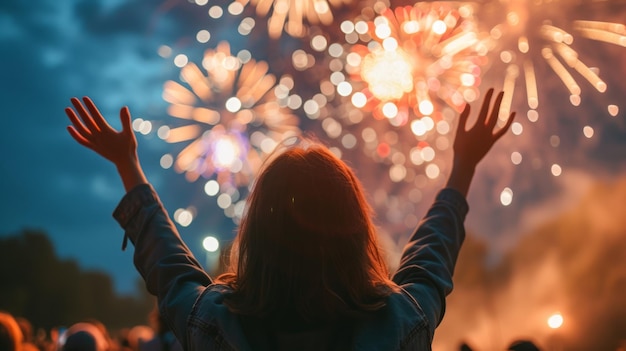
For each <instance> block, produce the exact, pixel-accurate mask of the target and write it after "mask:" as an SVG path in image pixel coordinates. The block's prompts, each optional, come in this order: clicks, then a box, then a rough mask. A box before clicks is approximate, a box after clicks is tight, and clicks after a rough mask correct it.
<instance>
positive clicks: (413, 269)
mask: <svg viewBox="0 0 626 351" xmlns="http://www.w3.org/2000/svg"><path fill="white" fill-rule="evenodd" d="M492 95H493V89H490V90H489V91H488V92H487V94H486V95H485V100H484V102H483V105H482V108H481V110H480V113H479V115H478V119H477V122H476V123H475V124H474V126H472V128H470V129H469V130H466V124H467V120H468V117H469V113H470V107H469V106H466V107H465V110H463V112H462V113H461V115H460V117H459V126H458V128H457V135H456V138H455V141H454V164H453V168H452V172H451V174H450V178H449V179H448V182H447V185H446V188H445V189H443V190H442V191H441V192H439V194H437V198H436V199H435V202H434V203H433V205H432V206H431V208H430V209H429V210H428V213H427V214H426V216H425V217H424V219H423V220H422V221H421V222H420V224H419V226H418V227H417V229H416V231H415V232H414V233H413V235H412V236H411V238H410V239H409V242H408V243H407V245H406V246H405V248H404V251H403V253H402V258H401V262H400V267H399V269H398V271H397V272H396V274H395V275H394V276H393V280H394V282H396V283H397V284H398V285H400V286H401V287H403V288H404V289H405V290H406V291H407V292H408V293H409V294H411V295H412V296H413V297H414V298H415V300H416V301H417V302H418V304H419V305H420V307H421V309H422V311H423V312H424V315H425V316H426V319H427V321H428V326H429V328H430V332H431V337H432V335H433V334H434V331H435V328H436V327H437V325H439V323H440V322H441V320H442V318H443V315H444V312H445V298H446V296H447V295H448V294H449V293H450V292H451V291H452V274H453V272H454V266H455V265H456V260H457V257H458V254H459V250H460V249H461V244H462V243H463V240H464V238H465V229H464V226H463V222H464V220H465V216H466V214H467V211H468V209H469V208H468V205H467V202H466V200H465V197H466V195H467V192H468V190H469V187H470V184H471V182H472V178H473V176H474V170H475V169H476V165H477V164H478V163H479V162H480V160H482V159H483V157H484V156H485V155H486V154H487V152H488V151H489V150H490V149H491V147H492V146H493V144H494V143H495V142H496V141H497V140H498V139H499V138H500V137H502V135H504V133H505V132H506V130H507V129H508V128H509V126H510V125H511V123H512V122H513V118H514V114H511V115H510V116H509V118H508V120H507V122H506V125H505V126H504V127H503V128H502V129H500V130H498V131H495V132H494V129H496V122H497V119H498V113H499V111H500V103H501V101H502V93H500V94H499V95H498V97H497V98H496V101H495V103H494V105H493V108H492V109H491V110H490V109H489V105H490V101H491V97H492Z"/></svg>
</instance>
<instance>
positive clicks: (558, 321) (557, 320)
mask: <svg viewBox="0 0 626 351" xmlns="http://www.w3.org/2000/svg"><path fill="white" fill-rule="evenodd" d="M547 323H548V327H549V328H550V329H559V328H560V327H562V326H563V315H561V314H560V313H558V312H557V313H554V314H552V315H551V316H550V317H548V320H547Z"/></svg>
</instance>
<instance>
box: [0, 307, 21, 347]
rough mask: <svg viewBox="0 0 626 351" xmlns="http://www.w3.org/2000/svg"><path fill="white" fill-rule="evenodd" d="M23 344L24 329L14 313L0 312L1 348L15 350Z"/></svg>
mask: <svg viewBox="0 0 626 351" xmlns="http://www.w3.org/2000/svg"><path fill="white" fill-rule="evenodd" d="M21 345H22V331H21V330H20V327H19V325H18V324H17V322H16V321H15V318H13V316H12V315H10V314H9V313H5V312H0V350H7V351H15V350H19V349H20V347H21Z"/></svg>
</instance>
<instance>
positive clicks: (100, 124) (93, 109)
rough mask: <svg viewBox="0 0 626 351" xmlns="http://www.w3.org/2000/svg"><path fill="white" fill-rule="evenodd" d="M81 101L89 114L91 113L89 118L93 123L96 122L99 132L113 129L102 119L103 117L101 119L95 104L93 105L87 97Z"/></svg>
mask: <svg viewBox="0 0 626 351" xmlns="http://www.w3.org/2000/svg"><path fill="white" fill-rule="evenodd" d="M83 101H84V102H85V106H87V109H88V110H89V112H91V117H92V118H93V120H94V122H96V124H97V125H98V127H99V128H100V130H107V129H113V128H111V126H110V125H109V124H108V123H107V121H106V120H105V119H104V117H102V114H101V113H100V111H99V110H98V108H97V107H96V104H94V103H93V101H92V100H91V99H90V98H89V97H88V96H85V97H83Z"/></svg>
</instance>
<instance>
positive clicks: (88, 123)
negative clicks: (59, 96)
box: [71, 97, 100, 132]
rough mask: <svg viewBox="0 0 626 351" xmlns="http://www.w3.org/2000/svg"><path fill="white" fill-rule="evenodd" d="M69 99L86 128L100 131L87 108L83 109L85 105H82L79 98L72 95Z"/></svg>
mask: <svg viewBox="0 0 626 351" xmlns="http://www.w3.org/2000/svg"><path fill="white" fill-rule="evenodd" d="M71 101H72V105H74V108H75V109H76V111H77V112H78V115H79V116H80V118H81V119H82V120H83V123H85V127H87V129H89V130H90V131H93V132H98V131H100V128H99V127H98V126H97V125H96V123H95V122H94V121H93V119H92V118H91V116H90V115H89V113H88V112H87V110H85V106H83V104H82V103H81V102H80V100H78V99H77V98H75V97H74V98H72V99H71Z"/></svg>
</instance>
